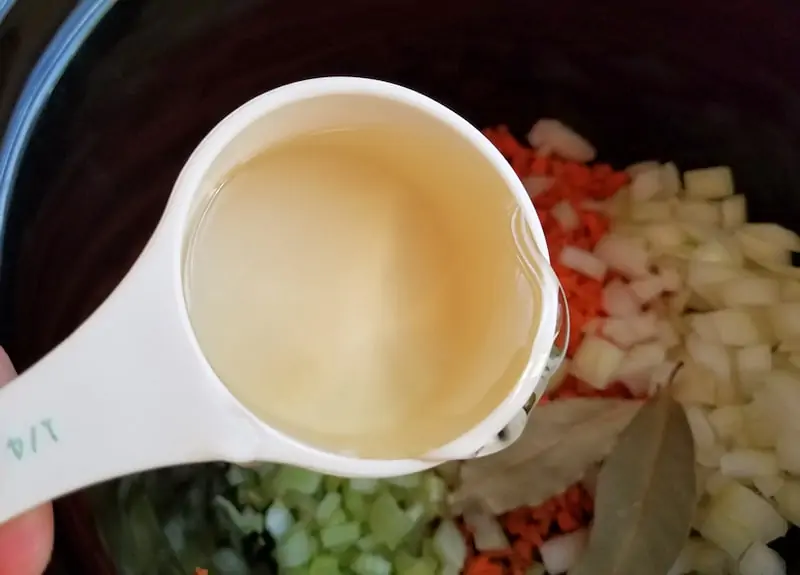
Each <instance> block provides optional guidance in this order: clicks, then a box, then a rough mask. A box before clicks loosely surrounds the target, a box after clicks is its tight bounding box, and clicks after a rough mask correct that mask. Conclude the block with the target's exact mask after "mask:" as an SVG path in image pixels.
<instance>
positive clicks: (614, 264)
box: [594, 234, 649, 278]
mask: <svg viewBox="0 0 800 575" xmlns="http://www.w3.org/2000/svg"><path fill="white" fill-rule="evenodd" d="M594 253H595V256H597V257H598V258H600V259H601V260H603V261H604V262H605V263H606V264H607V265H608V266H609V267H610V268H612V269H615V270H617V271H619V272H620V273H622V274H623V275H626V276H627V277H632V278H636V277H642V276H645V275H647V273H648V269H647V266H648V262H649V255H648V253H647V249H646V248H645V247H644V246H643V245H641V243H639V242H637V241H636V240H634V239H632V238H626V237H623V236H619V235H615V234H608V235H606V236H605V237H603V239H601V240H600V241H599V242H598V243H597V246H596V247H595V250H594Z"/></svg>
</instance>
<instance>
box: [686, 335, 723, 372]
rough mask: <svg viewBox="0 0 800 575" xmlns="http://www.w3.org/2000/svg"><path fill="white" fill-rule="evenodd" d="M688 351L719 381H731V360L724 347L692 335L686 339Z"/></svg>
mask: <svg viewBox="0 0 800 575" xmlns="http://www.w3.org/2000/svg"><path fill="white" fill-rule="evenodd" d="M686 350H687V351H688V352H689V355H690V356H691V358H692V359H693V360H694V361H695V362H696V363H697V364H698V365H701V366H703V367H705V368H706V369H708V370H709V371H710V372H711V373H713V374H714V377H716V378H717V379H721V380H726V381H729V380H730V379H731V365H730V358H729V357H728V352H727V351H726V350H725V347H724V346H723V345H721V344H715V343H710V342H707V341H703V340H702V339H700V337H699V336H697V335H695V334H690V335H689V336H688V337H687V338H686Z"/></svg>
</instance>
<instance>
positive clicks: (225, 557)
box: [211, 549, 250, 575]
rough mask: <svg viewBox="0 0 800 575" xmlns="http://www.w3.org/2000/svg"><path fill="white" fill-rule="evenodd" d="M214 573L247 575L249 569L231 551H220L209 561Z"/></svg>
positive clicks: (242, 560)
mask: <svg viewBox="0 0 800 575" xmlns="http://www.w3.org/2000/svg"><path fill="white" fill-rule="evenodd" d="M211 561H212V563H213V564H214V567H215V570H214V571H215V572H216V573H219V574H220V575H249V574H250V567H249V566H248V565H247V563H246V562H245V560H244V559H243V558H242V557H240V556H239V554H238V553H236V551H234V550H233V549H220V550H218V551H216V552H215V553H214V556H213V558H212V559H211Z"/></svg>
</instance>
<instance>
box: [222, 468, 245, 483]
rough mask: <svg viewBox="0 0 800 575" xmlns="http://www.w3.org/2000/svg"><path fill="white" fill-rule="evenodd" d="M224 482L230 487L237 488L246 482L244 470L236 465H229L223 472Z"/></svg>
mask: <svg viewBox="0 0 800 575" xmlns="http://www.w3.org/2000/svg"><path fill="white" fill-rule="evenodd" d="M225 480H226V481H227V482H228V483H230V484H231V485H232V486H234V487H237V486H239V485H241V484H242V483H246V482H247V474H246V473H245V470H244V469H242V468H241V467H237V466H236V465H231V466H230V467H229V468H228V470H227V471H226V472H225Z"/></svg>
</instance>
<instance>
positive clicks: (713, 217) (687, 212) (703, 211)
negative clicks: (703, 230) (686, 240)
mask: <svg viewBox="0 0 800 575" xmlns="http://www.w3.org/2000/svg"><path fill="white" fill-rule="evenodd" d="M674 213H675V217H676V218H677V219H678V220H679V221H681V222H687V223H690V224H698V225H701V226H704V227H714V226H716V225H717V224H719V221H720V219H721V214H720V209H719V206H718V205H717V204H716V203H712V202H703V201H691V200H686V201H682V202H679V203H678V205H676V206H675V212H674ZM691 230H692V228H687V231H690V232H691ZM704 235H710V234H704Z"/></svg>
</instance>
